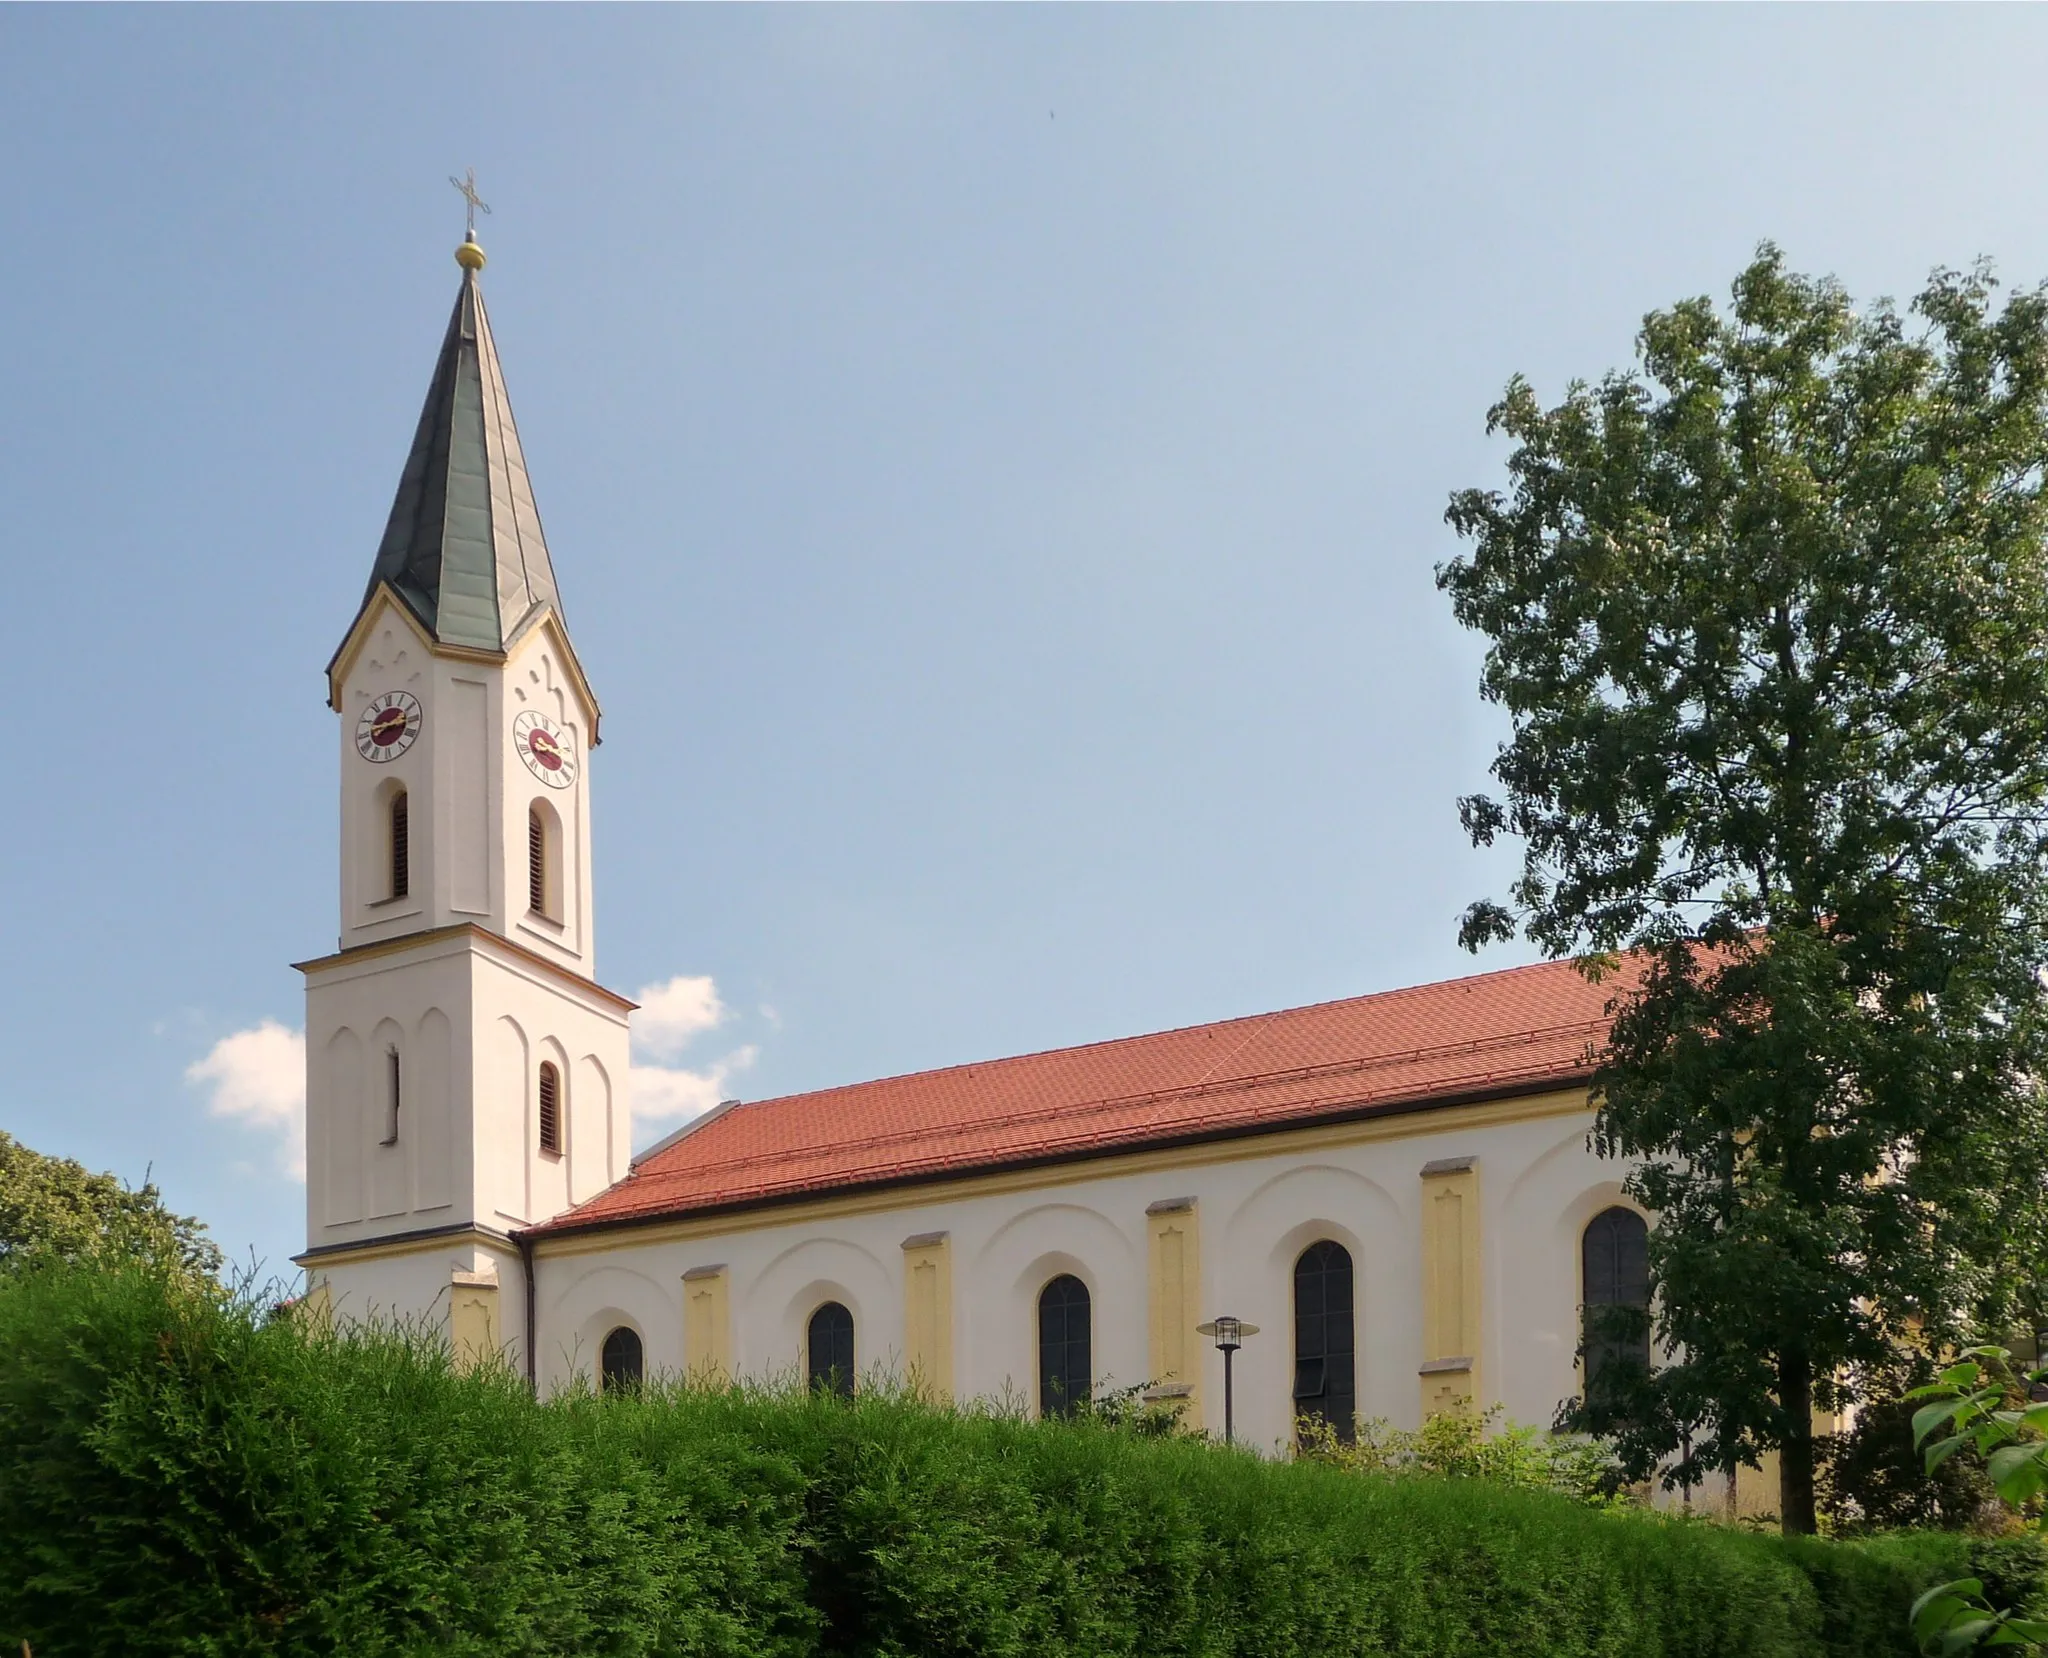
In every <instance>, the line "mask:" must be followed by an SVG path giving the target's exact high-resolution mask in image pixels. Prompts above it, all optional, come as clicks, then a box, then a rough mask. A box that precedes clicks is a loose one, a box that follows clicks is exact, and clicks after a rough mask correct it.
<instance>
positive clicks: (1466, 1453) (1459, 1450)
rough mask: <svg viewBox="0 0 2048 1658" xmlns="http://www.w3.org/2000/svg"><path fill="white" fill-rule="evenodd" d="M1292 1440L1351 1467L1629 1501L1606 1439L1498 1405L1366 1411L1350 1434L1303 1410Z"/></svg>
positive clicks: (1313, 1454)
mask: <svg viewBox="0 0 2048 1658" xmlns="http://www.w3.org/2000/svg"><path fill="white" fill-rule="evenodd" d="M1296 1442H1297V1443H1298V1444H1299V1445H1300V1447H1301V1454H1302V1455H1303V1456H1305V1457H1307V1458H1310V1459H1311V1460H1313V1461H1316V1462H1324V1463H1328V1464H1329V1465H1330V1466H1331V1467H1333V1468H1342V1469H1344V1470H1346V1471H1347V1472H1349V1473H1354V1474H1365V1475H1370V1476H1376V1477H1379V1478H1394V1479H1399V1478H1408V1477H1415V1476H1421V1477H1423V1478H1428V1479H1478V1480H1490V1481H1492V1482H1493V1483H1494V1484H1496V1485H1508V1486H1514V1487H1516V1488H1517V1489H1519V1490H1524V1491H1555V1492H1558V1493H1560V1494H1561V1495H1564V1496H1567V1497H1571V1498H1574V1499H1576V1500H1577V1501H1579V1502H1583V1503H1591V1504H1594V1505H1596V1506H1600V1507H1609V1506H1617V1507H1625V1506H1627V1503H1628V1499H1627V1498H1626V1496H1625V1495H1624V1494H1623V1493H1622V1491H1621V1489H1620V1481H1619V1480H1618V1478H1617V1477H1616V1470H1615V1466H1614V1459H1613V1455H1612V1453H1611V1452H1610V1451H1609V1450H1608V1448H1607V1447H1606V1446H1605V1445H1604V1444H1602V1443H1601V1442H1600V1441H1598V1440H1594V1439H1585V1438H1580V1437H1577V1436H1569V1435H1558V1434H1550V1433H1545V1432H1543V1431H1542V1430H1541V1429H1538V1428H1533V1427H1530V1426H1528V1425H1527V1424H1525V1423H1519V1422H1507V1421H1504V1420H1503V1407H1501V1406H1500V1405H1494V1406H1491V1407H1490V1408H1488V1409H1487V1410H1484V1411H1473V1410H1469V1409H1465V1410H1454V1411H1439V1412H1437V1413H1436V1414H1435V1415H1433V1416H1430V1417H1428V1418H1426V1419H1425V1420H1424V1422H1423V1424H1422V1426H1421V1427H1420V1428H1418V1429H1412V1430H1411V1429H1408V1428H1397V1427H1394V1426H1393V1425H1392V1424H1391V1423H1389V1422H1388V1421H1386V1419H1385V1418H1383V1417H1377V1416H1375V1417H1367V1418H1364V1419H1362V1420H1360V1421H1359V1422H1358V1424H1357V1431H1356V1433H1355V1434H1354V1436H1353V1437H1352V1438H1351V1439H1350V1440H1349V1441H1348V1442H1347V1441H1346V1440H1343V1439H1340V1438H1339V1437H1338V1436H1337V1431H1336V1429H1335V1428H1334V1427H1332V1426H1331V1425H1330V1423H1328V1422H1326V1421H1324V1420H1323V1419H1322V1418H1321V1417H1303V1418H1302V1419H1301V1420H1300V1422H1299V1423H1298V1424H1297V1425H1296Z"/></svg>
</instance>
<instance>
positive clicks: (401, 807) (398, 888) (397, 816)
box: [391, 789, 412, 898]
mask: <svg viewBox="0 0 2048 1658" xmlns="http://www.w3.org/2000/svg"><path fill="white" fill-rule="evenodd" d="M411 891H412V813H411V810H410V808H409V807H408V806H407V804H406V798H405V790H403V789H400V790H399V791H398V792H397V793H396V794H394V795H393V796H392V797H391V896H392V897H393V898H404V897H406V896H408V895H409V894H410V893H411Z"/></svg>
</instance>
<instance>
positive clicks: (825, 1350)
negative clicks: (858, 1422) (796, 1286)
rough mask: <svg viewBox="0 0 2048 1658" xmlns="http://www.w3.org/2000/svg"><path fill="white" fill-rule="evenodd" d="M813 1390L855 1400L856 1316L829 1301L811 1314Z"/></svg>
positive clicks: (809, 1335)
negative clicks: (854, 1356) (854, 1334)
mask: <svg viewBox="0 0 2048 1658" xmlns="http://www.w3.org/2000/svg"><path fill="white" fill-rule="evenodd" d="M806 1346H807V1348H808V1352H809V1360H810V1372H811V1386H812V1387H813V1388H815V1389H817V1390H818V1391H819V1392H820V1393H836V1394H838V1395H839V1397H840V1398H842V1399H851V1398H852V1397H853V1314H852V1313H850V1312H848V1311H847V1310H846V1309H845V1308H844V1307H842V1306H841V1305H840V1304H839V1303H838V1302H837V1301H828V1302H826V1303H825V1305H824V1306H822V1307H820V1308H819V1309H818V1310H817V1311H816V1312H814V1313H813V1314H811V1327H810V1330H809V1332H808V1335H807V1337H806Z"/></svg>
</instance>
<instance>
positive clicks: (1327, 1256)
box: [1294, 1238, 1358, 1440]
mask: <svg viewBox="0 0 2048 1658" xmlns="http://www.w3.org/2000/svg"><path fill="white" fill-rule="evenodd" d="M1294 1411H1295V1414H1296V1415H1297V1416H1313V1417H1318V1418H1320V1419H1321V1420H1322V1421H1325V1422H1327V1423H1329V1424H1330V1426H1331V1427H1332V1428H1334V1429H1335V1430H1336V1431H1337V1434H1338V1436H1339V1437H1340V1438H1342V1439H1346V1440H1349V1439H1350V1438H1351V1437H1352V1435H1353V1434H1354V1433H1356V1432H1357V1426H1358V1360H1357V1355H1356V1352H1355V1350H1354V1347H1353V1330H1352V1318H1351V1252H1350V1251H1349V1250H1348V1249H1346V1248H1345V1247H1344V1246H1343V1245H1342V1244H1340V1243H1333V1242H1331V1241H1330V1240H1329V1239H1328V1238H1325V1239H1323V1241H1322V1242H1320V1243H1312V1244H1310V1245H1309V1246H1308V1248H1306V1249H1304V1250H1303V1251H1302V1252H1301V1258H1300V1259H1299V1260H1297V1261H1296V1262H1295V1263H1294Z"/></svg>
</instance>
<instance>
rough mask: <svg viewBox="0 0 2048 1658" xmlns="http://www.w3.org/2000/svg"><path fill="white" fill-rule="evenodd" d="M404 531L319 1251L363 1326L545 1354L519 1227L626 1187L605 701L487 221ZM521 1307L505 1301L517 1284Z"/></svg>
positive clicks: (349, 707)
mask: <svg viewBox="0 0 2048 1658" xmlns="http://www.w3.org/2000/svg"><path fill="white" fill-rule="evenodd" d="M456 260H457V262H458V263H459V264H460V265H461V267H462V281H461V288H460V290H459V291H458V293H457V294H456V297H455V310H454V314H453V315H452V316H451V317H450V318H449V322H448V331H447V334H446V335H445V336H444V338H443V339H442V342H441V353H440V357H439V360H438V361H437V362H436V363H435V365H434V376H433V381H432V383H431V385H430V386H429V387H428V390H427V401H426V407H425V409H424V410H423V411H422V412H421V415H420V422H419V428H418V430H417V431H416V432H415V433H414V435H413V440H412V449H411V452H410V453H409V454H408V455H407V457H406V461H405V468H404V471H403V472H402V473H401V474H400V477H399V483H398V494H397V499H396V500H395V501H394V502H393V504H392V508H391V516H390V520H389V522H388V523H387V524H386V526H385V530H384V539H383V542H382V544H381V545H380V547H379V548H378V551H377V559H376V563H375V565H374V566H373V568H372V570H371V573H370V580H369V585H368V587H367V589H366V590H365V592H364V594H363V600H362V603H361V605H360V606H359V607H358V609H357V612H356V615H355V619H354V621H353V623H352V624H351V625H350V627H349V629H348V633H347V635H346V637H345V638H344V639H343V640H342V643H341V648H340V649H339V650H337V651H336V652H335V654H334V658H333V660H332V661H331V662H330V663H329V664H328V667H327V693H328V702H329V705H330V706H331V707H332V708H333V709H334V711H335V713H336V715H337V716H338V729H337V732H336V737H337V745H336V747H337V761H338V765H339V770H340V785H341V787H340V795H341V868H340V901H341V916H340V923H341V934H340V940H339V944H338V948H337V949H336V951H335V953H334V954H332V955H328V956H323V957H321V958H320V959H319V960H317V961H310V962H305V963H302V964H301V966H300V970H301V971H302V972H303V973H304V974H305V975H306V1069H307V1076H306V1140H307V1145H306V1245H307V1247H306V1253H305V1254H304V1255H302V1256H300V1257H299V1258H298V1259H299V1263H300V1264H301V1265H302V1266H304V1267H305V1268H306V1269H307V1272H308V1275H309V1279H310V1281H311V1284H312V1288H311V1291H310V1294H311V1295H312V1297H313V1298H314V1299H315V1301H316V1302H317V1303H318V1304H320V1305H322V1306H325V1307H327V1308H328V1309H330V1311H331V1312H332V1313H333V1314H335V1315H336V1316H343V1317H353V1318H358V1319H361V1318H373V1317H379V1318H390V1317H398V1318H405V1319H410V1320H414V1321H425V1322H426V1323H428V1324H430V1325H434V1326H437V1327H440V1328H443V1329H445V1330H446V1332H447V1334H448V1336H449V1338H450V1340H451V1341H452V1342H453V1343H454V1344H455V1347H456V1350H457V1352H458V1354H461V1355H466V1356H469V1357H477V1356H481V1355H483V1354H485V1353H488V1352H495V1351H502V1352H505V1353H507V1354H508V1355H512V1356H515V1357H517V1356H519V1350H520V1349H521V1347H522V1345H523V1336H522V1331H523V1329H524V1319H523V1316H520V1314H519V1312H518V1309H519V1307H520V1305H521V1303H522V1302H523V1296H524V1286H523V1283H522V1282H521V1281H520V1279H519V1273H520V1256H519V1251H518V1248H517V1245H516V1243H515V1242H514V1240H513V1238H512V1234H513V1233H514V1232H516V1231H517V1230H518V1229H519V1228H521V1227H523V1226H528V1225H531V1224H534V1223H536V1222H539V1221H543V1220H547V1219H549V1218H551V1217H553V1216H555V1215H558V1214H560V1213H562V1212H563V1211H564V1210H566V1209H568V1208H570V1207H572V1206H573V1205H575V1204H577V1203H580V1202H582V1201H584V1200H585V1199H587V1198H590V1197H593V1196H595V1195H596V1194H597V1193H598V1192H600V1191H602V1190H603V1189H604V1188H605V1187H606V1186H608V1185H610V1184H612V1183H613V1182H614V1181H616V1180H618V1179H619V1178H621V1177H622V1176H623V1175H624V1174H625V1173H626V1163H627V1156H628V1151H629V1147H628V1136H629V1131H630V1125H629V1122H628V1117H627V1105H626V1094H625V1089H626V1058H627V1045H626V1020H627V1014H628V1012H629V1011H630V1008H631V1004H630V1003H629V1002H627V1001H626V1000H625V998H623V997H621V996H618V995H616V994H614V993H613V992H611V991H608V990H606V989H604V988H602V987H601V986H600V985H599V984H598V982H597V980H596V977H595V970H596V957H595V949H594V938H593V930H592V921H593V918H592V912H591V860H590V775H589V764H588V762H589V756H590V752H591V750H593V749H594V748H595V747H596V746H597V741H598V717H599V716H598V706H597V700H596V698H595V697H594V696H593V695H592V693H591V689H590V685H589V682H588V681H587V680H586V679H585V678H584V674H583V668H582V665H581V663H580V662H579V661H578V660H577V656H576V650H575V647H574V645H573V644H572V643H571V642H570V638H569V631H568V626H567V624H566V622H565V621H564V619H563V616H562V603H561V597H560V594H559V592H558V590H557V588H556V585H555V572H554V565H553V561H552V560H551V559H550V558H549V556H548V548H547V542H546V540H545V539H544V538H543V536H542V534H541V524H540V514H539V512H538V510H537V509H536V508H535V506H534V498H533V489H532V485H531V483H530V482H529V480H528V478H527V474H526V461H525V457H524V455H523V453H522V452H521V449H520V444H519V433H518V429H517V428H516V427H515V426H514V424H513V421H512V404H511V401H510V399H509V398H508V397H507V395H506V391H505V380H504V374H503V371H502V369H501V368H500V366H499V363H498V352H497V347H496V344H495V343H494V341H493V340H492V337H491V325H490V320H489V318H488V317H487V316H486V314H485V311H484V302H483V292H482V289H481V287H480V285H479V282H478V275H479V273H480V272H481V270H482V269H483V264H484V254H483V249H482V248H481V247H479V246H478V245H477V242H476V237H475V232H474V229H472V231H471V233H470V235H469V237H468V239H467V240H465V241H464V242H463V244H462V246H461V247H460V248H459V249H458V250H457V252H456ZM501 1292H502V1294H501Z"/></svg>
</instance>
